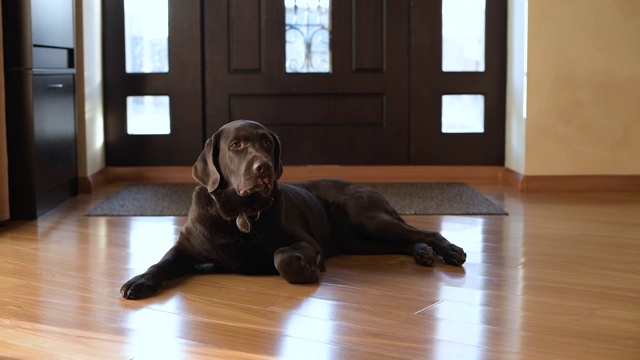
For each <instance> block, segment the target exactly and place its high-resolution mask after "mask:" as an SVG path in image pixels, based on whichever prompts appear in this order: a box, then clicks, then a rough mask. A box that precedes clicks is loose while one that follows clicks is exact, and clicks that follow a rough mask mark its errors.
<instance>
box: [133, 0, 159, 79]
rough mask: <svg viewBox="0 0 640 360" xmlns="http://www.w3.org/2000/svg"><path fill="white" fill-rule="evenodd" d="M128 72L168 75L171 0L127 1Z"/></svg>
mask: <svg viewBox="0 0 640 360" xmlns="http://www.w3.org/2000/svg"><path fill="white" fill-rule="evenodd" d="M124 36H125V58H126V66H127V68H126V71H127V73H130V74H131V73H147V74H148V73H166V72H169V3H168V0H124Z"/></svg>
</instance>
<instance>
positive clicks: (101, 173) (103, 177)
mask: <svg viewBox="0 0 640 360" xmlns="http://www.w3.org/2000/svg"><path fill="white" fill-rule="evenodd" d="M108 169H109V168H102V169H100V170H98V171H97V172H96V173H94V174H93V175H89V176H80V177H78V192H79V193H80V194H89V193H92V192H94V191H95V190H97V189H99V188H101V187H103V186H106V185H108V184H109V183H111V182H112V181H113V180H111V177H110V176H109V170H108Z"/></svg>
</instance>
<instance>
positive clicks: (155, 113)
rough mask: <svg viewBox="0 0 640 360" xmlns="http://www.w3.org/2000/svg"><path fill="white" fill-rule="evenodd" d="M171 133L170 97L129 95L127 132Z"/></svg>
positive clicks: (136, 133)
mask: <svg viewBox="0 0 640 360" xmlns="http://www.w3.org/2000/svg"><path fill="white" fill-rule="evenodd" d="M170 133H171V116H170V106H169V97H168V96H166V95H159V96H148V95H147V96H127V134H129V135H167V134H170Z"/></svg>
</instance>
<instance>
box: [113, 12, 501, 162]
mask: <svg viewBox="0 0 640 360" xmlns="http://www.w3.org/2000/svg"><path fill="white" fill-rule="evenodd" d="M127 2H131V3H135V2H138V3H144V2H149V3H151V4H150V6H153V7H154V8H158V7H160V6H162V5H161V4H162V3H163V0H117V1H106V2H104V5H103V6H104V8H105V22H104V23H105V25H104V26H105V84H106V91H105V92H106V94H105V98H106V107H107V108H106V114H107V119H106V123H107V124H106V127H107V131H106V137H107V165H109V166H114V165H191V164H192V163H193V161H194V160H195V159H196V157H197V153H199V151H200V149H201V148H202V145H203V143H204V140H205V139H206V138H207V137H208V136H210V135H211V134H213V133H214V132H215V131H216V130H217V129H218V128H219V127H220V126H222V125H223V124H225V123H227V122H228V121H231V120H234V119H254V120H258V121H260V122H262V123H264V124H266V125H267V126H269V127H270V128H271V129H273V130H274V131H275V132H276V133H277V134H278V135H279V136H280V139H281V142H282V146H283V160H284V162H285V164H289V165H291V164H341V165H355V164H367V165H380V164H396V165H405V164H455V165H471V164H473V165H502V164H503V163H504V104H505V96H504V88H505V74H506V46H505V44H506V3H507V0H440V1H438V0H434V1H410V0H313V1H311V0H227V1H217V0H216V1H196V0H171V1H168V4H169V5H168V7H169V21H168V24H169V31H168V39H169V40H168V43H169V47H168V49H169V50H168V55H169V60H170V61H169V69H168V70H166V71H165V72H164V73H162V72H161V73H127V71H126V70H125V61H124V57H125V56H124V55H125V50H124V48H125V45H126V44H125V42H124V40H123V39H124V34H123V30H122V29H123V28H124V20H122V19H123V18H124V13H123V11H122V8H123V6H124V5H126V3H127ZM166 2H167V0H164V3H166ZM143 14H144V13H143ZM147 17H149V16H148V15H147ZM128 51H130V50H128ZM144 95H154V97H152V98H149V97H145V96H144ZM167 101H170V107H169V108H170V114H169V115H168V116H166V118H167V119H169V120H168V123H170V126H169V130H167V126H165V127H164V128H161V130H162V129H164V130H162V131H164V132H165V133H163V134H145V133H144V131H142V133H141V134H137V133H135V132H134V133H130V132H128V130H127V126H128V125H127V122H128V118H129V117H131V116H133V115H135V114H136V112H135V110H136V109H142V108H143V107H142V106H141V105H145V104H151V105H152V106H151V108H152V109H153V108H154V106H155V105H153V104H156V103H157V104H160V105H159V106H158V107H160V108H162V107H163V106H162V104H164V103H166V102H167ZM131 109H133V110H131ZM139 111H142V110H139ZM147 118H149V116H147ZM151 118H155V119H164V117H163V115H158V116H156V115H154V113H153V111H152V117H151ZM165 122H166V121H165ZM134 128H135V127H134ZM134 130H135V129H134Z"/></svg>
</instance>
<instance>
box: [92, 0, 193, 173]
mask: <svg viewBox="0 0 640 360" xmlns="http://www.w3.org/2000/svg"><path fill="white" fill-rule="evenodd" d="M147 3H149V2H147ZM102 4H103V5H102V8H103V30H104V42H103V44H104V56H103V60H104V64H103V69H104V92H105V97H104V98H105V140H106V162H107V165H108V166H130V165H138V166H139V165H191V164H193V162H194V161H195V159H197V157H198V155H199V154H200V152H201V151H202V144H203V138H204V135H203V132H202V69H201V47H200V39H201V37H200V16H201V13H200V1H198V0H170V1H168V2H167V3H165V6H168V29H169V31H168V39H166V41H167V43H168V53H163V52H162V51H156V52H155V53H154V56H155V57H156V58H158V57H165V56H168V65H167V68H166V69H160V70H152V71H151V72H140V71H138V70H135V71H133V72H131V71H129V72H128V70H127V69H126V63H125V57H126V56H125V53H126V49H125V45H126V44H125V8H124V1H123V0H108V1H103V3H102ZM162 4H163V2H162V1H159V2H157V3H153V4H152V5H153V6H156V7H159V6H162ZM151 10H154V9H149V12H148V13H147V14H148V16H150V17H153V16H154V13H153V12H152V11H151ZM156 10H157V9H156ZM142 17H144V16H142ZM140 20H141V21H142V20H144V19H140ZM134 40H135V41H142V40H140V39H134ZM154 41H155V40H154ZM145 46H146V47H147V48H148V47H149V46H153V44H146V45H145ZM132 47H133V46H132ZM142 47H144V46H142ZM133 48H134V49H133V50H132V51H146V50H140V46H138V47H133ZM146 105H151V106H148V107H147V106H146ZM156 105H157V106H156ZM165 110H166V111H167V112H168V114H165V113H164V111H165ZM145 112H148V113H145ZM134 115H138V116H142V117H143V118H145V119H148V120H149V121H150V122H154V121H158V122H159V121H160V120H161V119H164V118H165V117H167V118H168V122H169V124H168V126H167V127H165V128H162V129H160V131H155V130H154V127H153V126H151V131H149V133H139V131H138V130H139V129H136V128H135V127H134V126H131V125H132V120H133V119H132V117H133V116H134ZM165 115H166V116H165ZM132 128H134V129H133V130H132Z"/></svg>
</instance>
